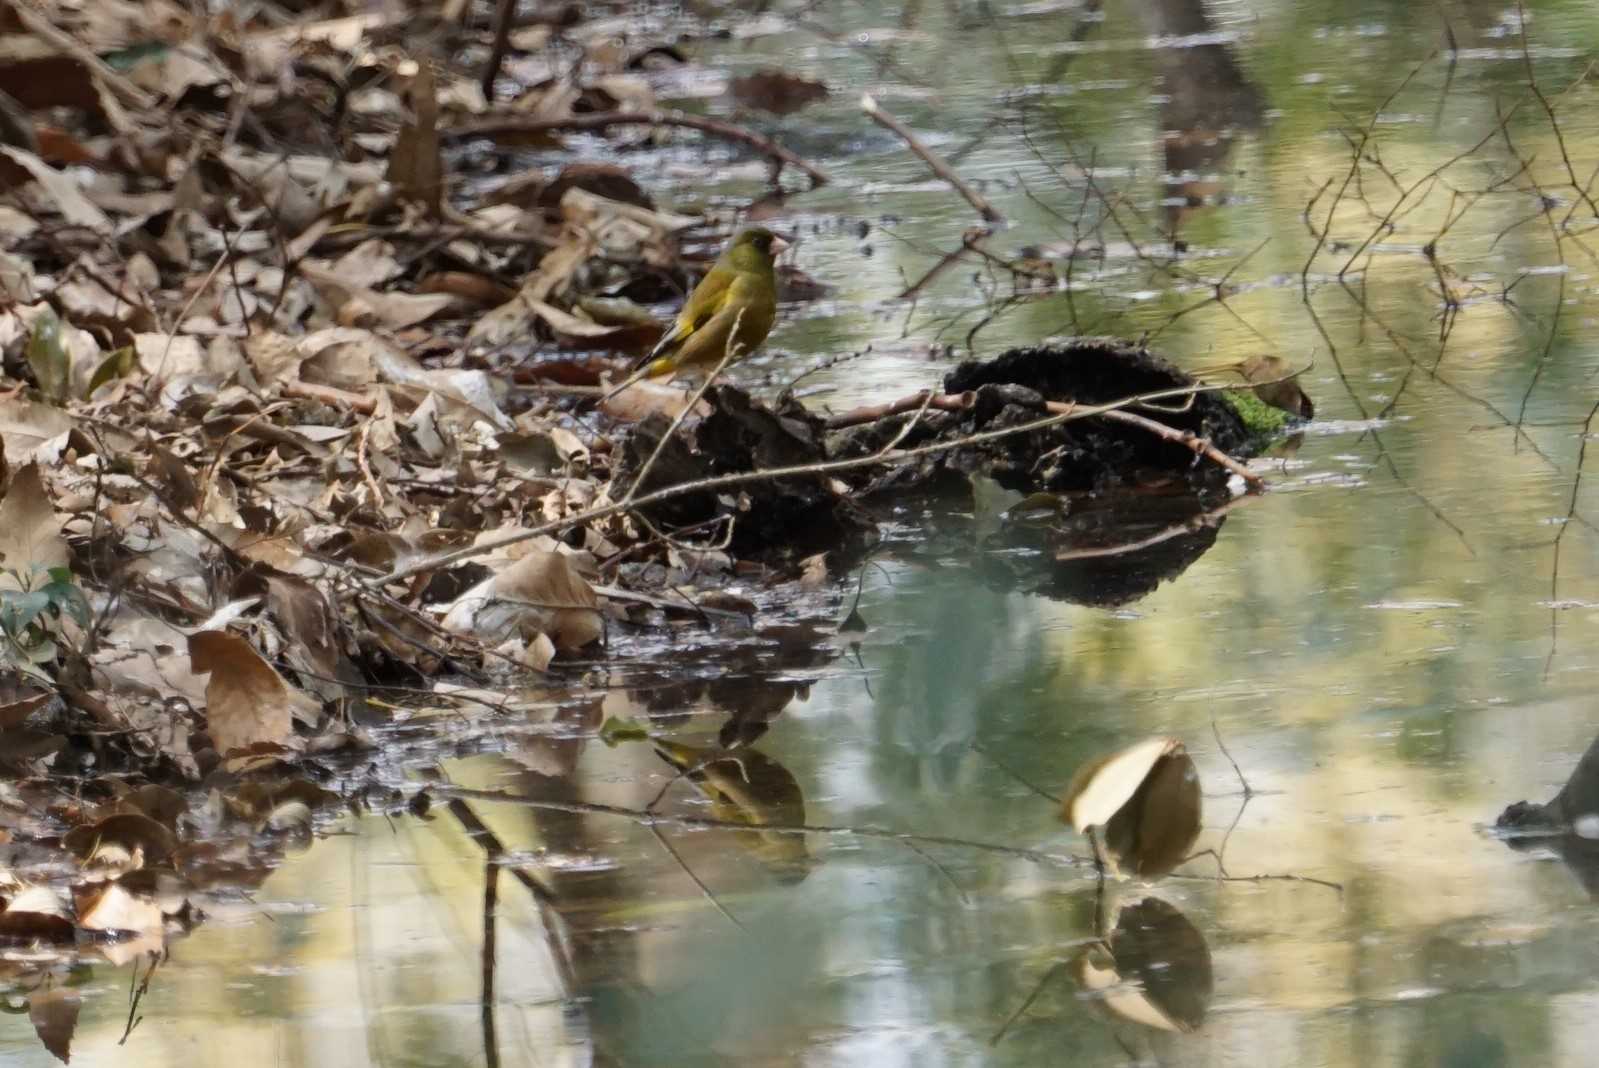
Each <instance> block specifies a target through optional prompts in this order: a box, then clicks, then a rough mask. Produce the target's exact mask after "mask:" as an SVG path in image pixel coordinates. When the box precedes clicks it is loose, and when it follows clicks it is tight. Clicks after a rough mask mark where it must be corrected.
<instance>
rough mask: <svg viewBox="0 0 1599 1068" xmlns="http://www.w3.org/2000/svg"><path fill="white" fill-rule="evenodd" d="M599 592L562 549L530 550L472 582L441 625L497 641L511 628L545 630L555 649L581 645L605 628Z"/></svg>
mask: <svg viewBox="0 0 1599 1068" xmlns="http://www.w3.org/2000/svg"><path fill="white" fill-rule="evenodd" d="M599 603H600V599H599V595H598V594H596V593H595V592H594V588H593V587H592V586H590V585H589V584H588V582H587V581H586V580H585V579H584V578H583V576H582V575H579V574H578V573H577V569H576V568H574V567H573V566H572V561H571V559H570V558H569V557H567V556H566V555H565V554H563V553H555V552H547V551H545V550H543V549H532V550H529V551H528V552H527V553H526V554H525V555H523V556H522V557H521V558H519V559H518V560H517V561H516V562H515V563H513V564H511V565H510V566H509V567H507V568H506V569H505V570H504V571H501V572H500V573H499V574H498V575H495V576H493V577H492V578H488V579H485V580H484V581H482V582H480V583H478V584H477V585H476V586H473V587H472V588H471V589H470V590H467V591H466V592H465V593H463V594H461V596H460V597H458V598H456V600H455V601H454V603H452V604H451V605H450V607H449V609H448V611H446V613H445V616H444V627H445V629H446V630H449V631H452V632H453V633H456V634H471V635H473V636H475V637H477V638H479V639H482V640H484V641H488V642H498V641H499V640H501V639H503V638H505V637H508V636H510V635H511V634H513V633H520V634H522V635H524V636H527V637H530V638H532V637H533V636H534V635H536V634H546V635H548V636H549V639H550V641H551V642H553V643H554V646H555V648H556V649H559V650H563V651H567V652H570V651H572V650H575V649H581V648H582V647H583V646H585V645H588V644H589V643H590V642H592V641H594V640H595V639H597V638H598V637H599V636H600V635H601V634H602V633H603V632H604V629H605V627H604V622H603V620H602V619H601V617H600V613H599Z"/></svg>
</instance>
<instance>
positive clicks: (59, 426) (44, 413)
mask: <svg viewBox="0 0 1599 1068" xmlns="http://www.w3.org/2000/svg"><path fill="white" fill-rule="evenodd" d="M74 425H76V424H75V422H74V420H73V418H72V417H71V416H70V415H68V414H67V413H66V412H64V411H62V410H61V409H60V408H57V407H55V406H54V405H50V404H41V403H39V402H37V401H31V400H27V399H25V398H23V397H11V398H8V399H7V400H5V401H3V402H0V440H3V441H4V442H5V451H6V459H7V460H8V461H10V462H11V463H12V464H13V465H16V464H23V463H27V462H29V461H30V460H32V459H34V457H35V455H36V454H37V453H38V452H39V450H40V449H41V448H42V447H43V446H45V445H46V444H47V443H50V442H58V441H61V440H62V439H64V438H65V436H66V433H67V431H69V430H71V429H72V428H73V426H74ZM49 451H55V450H53V449H52V450H49Z"/></svg>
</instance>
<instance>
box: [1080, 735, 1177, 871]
mask: <svg viewBox="0 0 1599 1068" xmlns="http://www.w3.org/2000/svg"><path fill="white" fill-rule="evenodd" d="M1201 805H1202V800H1201V796H1200V789H1199V774H1198V772H1197V770H1196V769H1195V768H1194V762H1193V759H1192V758H1190V757H1189V756H1188V754H1187V752H1186V751H1184V749H1183V745H1182V743H1181V742H1179V741H1178V740H1177V739H1175V738H1150V739H1147V740H1145V741H1142V742H1139V743H1138V744H1136V745H1133V746H1129V747H1128V748H1126V749H1123V750H1121V751H1120V752H1118V753H1113V754H1111V755H1110V756H1107V757H1103V758H1101V759H1099V760H1097V761H1093V762H1091V763H1089V764H1087V765H1085V766H1084V767H1083V768H1082V769H1080V770H1079V771H1078V772H1077V774H1076V775H1075V776H1074V777H1073V779H1072V782H1071V785H1070V786H1069V787H1068V788H1067V791H1066V800H1065V803H1064V806H1063V811H1062V816H1061V818H1062V819H1063V820H1065V821H1066V822H1067V823H1070V824H1071V825H1072V827H1073V828H1075V829H1076V830H1077V831H1078V832H1079V833H1082V832H1085V831H1087V830H1088V829H1089V828H1091V827H1103V828H1104V829H1105V848H1106V851H1107V853H1109V855H1110V859H1111V860H1112V861H1113V862H1114V863H1115V864H1117V866H1118V867H1121V868H1125V869H1127V870H1128V871H1129V872H1130V873H1131V874H1133V875H1137V876H1140V877H1143V878H1154V877H1158V876H1161V875H1165V874H1167V873H1168V872H1170V871H1171V870H1172V869H1173V868H1175V867H1177V865H1179V864H1181V863H1182V862H1183V860H1184V859H1185V858H1186V857H1187V856H1188V853H1189V850H1190V849H1191V848H1192V847H1193V844H1194V842H1195V840H1197V839H1198V837H1199V829H1200V816H1201Z"/></svg>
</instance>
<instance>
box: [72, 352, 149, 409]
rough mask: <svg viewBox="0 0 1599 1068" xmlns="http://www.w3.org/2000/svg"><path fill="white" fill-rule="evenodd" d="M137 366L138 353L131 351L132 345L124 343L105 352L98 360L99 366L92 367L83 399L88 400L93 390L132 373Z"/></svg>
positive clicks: (92, 394)
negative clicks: (102, 357) (92, 372)
mask: <svg viewBox="0 0 1599 1068" xmlns="http://www.w3.org/2000/svg"><path fill="white" fill-rule="evenodd" d="M137 366H139V360H138V354H137V353H136V352H134V351H133V346H132V345H124V346H122V347H121V348H120V349H114V350H112V351H111V352H108V353H107V354H106V358H105V359H103V360H101V361H100V366H99V367H96V368H95V369H94V374H93V376H91V377H90V379H89V388H88V389H85V390H84V391H83V399H84V400H88V399H89V398H90V397H92V396H94V391H95V390H97V389H99V388H100V387H101V386H104V385H109V384H110V383H111V382H114V381H115V380H116V379H119V378H125V377H127V376H128V375H130V374H132V373H133V369H134V368H135V367H137Z"/></svg>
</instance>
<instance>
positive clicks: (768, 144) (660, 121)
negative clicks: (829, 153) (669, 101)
mask: <svg viewBox="0 0 1599 1068" xmlns="http://www.w3.org/2000/svg"><path fill="white" fill-rule="evenodd" d="M612 126H681V127H683V128H685V129H689V130H698V131H700V132H701V133H706V134H710V135H712V136H713V137H720V138H722V139H723V140H725V141H738V142H740V143H742V144H746V145H749V146H750V147H751V148H753V149H755V151H757V152H759V153H761V154H762V155H764V156H766V157H767V158H769V159H773V160H776V161H777V162H778V163H780V164H783V165H784V166H788V167H793V168H794V169H795V170H798V171H800V172H802V173H803V174H804V175H805V176H806V177H807V178H809V179H810V180H811V185H812V186H813V187H814V186H818V185H826V184H827V183H828V182H829V181H831V180H832V179H830V178H829V177H828V176H827V173H826V172H825V171H823V170H822V169H821V168H820V167H816V166H813V165H812V164H810V163H807V162H806V161H805V160H803V159H801V158H800V157H799V156H797V155H795V154H794V153H793V152H791V151H789V150H788V149H786V148H784V147H783V146H782V145H780V144H778V143H777V142H776V141H772V140H770V139H768V138H765V137H762V136H761V135H760V134H758V133H756V132H755V131H754V130H750V129H746V128H745V127H743V126H735V125H734V124H733V123H730V122H721V121H719V120H717V119H707V118H703V117H701V116H699V115H687V114H684V113H683V112H681V111H661V110H656V111H602V112H597V113H595V114H593V115H571V116H568V117H566V118H562V119H537V118H525V117H521V116H516V115H502V116H498V117H495V118H487V119H479V120H477V121H476V122H464V123H459V124H457V125H455V126H449V127H445V128H443V129H441V130H439V138H440V140H442V141H463V140H466V139H467V138H472V137H491V138H492V137H499V136H502V135H506V134H534V133H560V132H562V131H574V132H575V131H580V130H606V129H609V128H611V127H612Z"/></svg>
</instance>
